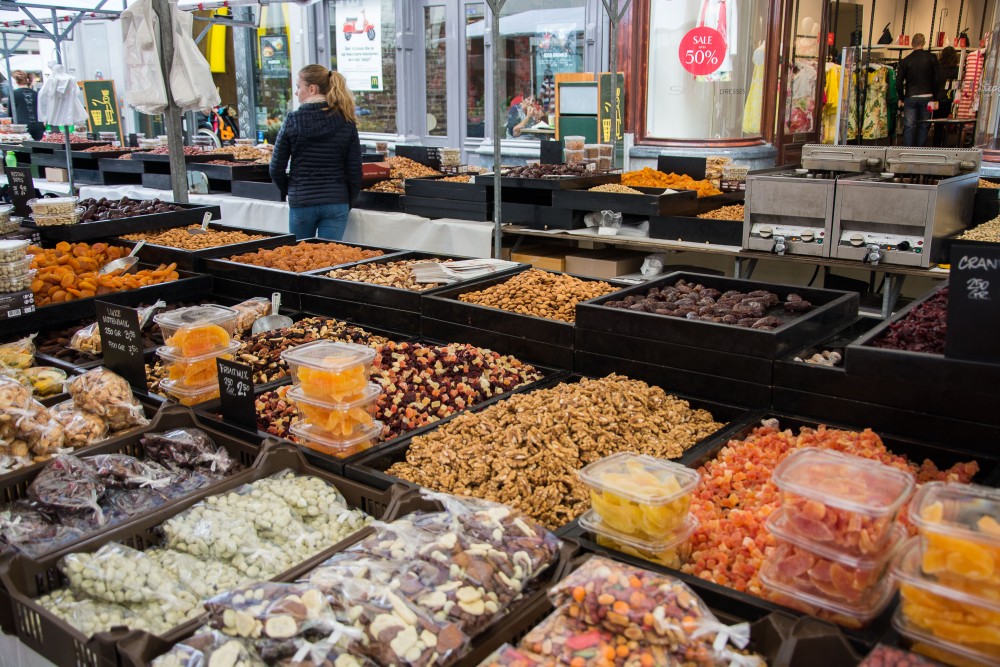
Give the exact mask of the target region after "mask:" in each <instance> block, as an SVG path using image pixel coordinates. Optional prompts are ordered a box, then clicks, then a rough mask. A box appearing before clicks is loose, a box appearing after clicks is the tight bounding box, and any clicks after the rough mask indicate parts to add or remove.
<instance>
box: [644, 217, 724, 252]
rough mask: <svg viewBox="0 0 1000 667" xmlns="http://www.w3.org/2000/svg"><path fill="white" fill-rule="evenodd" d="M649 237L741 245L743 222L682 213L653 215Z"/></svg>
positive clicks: (650, 220) (650, 219) (650, 221)
mask: <svg viewBox="0 0 1000 667" xmlns="http://www.w3.org/2000/svg"><path fill="white" fill-rule="evenodd" d="M649 237H650V238H652V239H666V240H668V241H689V242H691V243H711V244H715V245H728V246H736V247H740V246H742V245H743V223H742V222H739V221H736V220H709V219H705V218H692V217H688V216H680V215H668V216H652V217H650V218H649Z"/></svg>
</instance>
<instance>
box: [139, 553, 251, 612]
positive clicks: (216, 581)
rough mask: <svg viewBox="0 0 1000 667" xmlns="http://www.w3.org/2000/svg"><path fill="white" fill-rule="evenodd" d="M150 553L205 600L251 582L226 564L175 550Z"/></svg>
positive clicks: (172, 574)
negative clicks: (247, 581)
mask: <svg viewBox="0 0 1000 667" xmlns="http://www.w3.org/2000/svg"><path fill="white" fill-rule="evenodd" d="M146 553H147V554H148V555H149V557H150V558H152V559H153V561H154V562H156V563H157V564H158V565H159V566H160V567H162V568H163V569H164V570H166V571H167V572H168V573H169V574H170V575H171V576H172V577H173V578H174V579H176V580H177V581H183V582H185V583H186V584H187V586H188V588H190V589H191V590H192V591H193V592H194V594H195V595H197V596H198V597H199V598H200V599H202V600H207V599H209V598H212V597H215V596H216V595H219V594H221V593H224V592H225V591H228V590H231V589H233V588H236V587H237V586H240V585H241V584H244V583H246V580H247V577H246V576H244V575H242V574H240V573H239V572H238V571H236V569H235V568H233V567H232V566H231V565H229V564H227V563H225V562H223V561H218V560H211V559H206V560H201V559H198V558H195V557H194V556H192V555H191V554H186V553H184V552H182V551H175V550H173V549H155V550H153V551H147V552H146Z"/></svg>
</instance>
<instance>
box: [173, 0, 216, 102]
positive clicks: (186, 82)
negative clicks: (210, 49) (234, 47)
mask: <svg viewBox="0 0 1000 667" xmlns="http://www.w3.org/2000/svg"><path fill="white" fill-rule="evenodd" d="M170 13H171V16H172V18H173V30H174V61H173V63H172V64H171V68H170V93H171V94H172V95H173V98H174V102H175V103H176V104H177V106H179V107H181V109H182V110H183V111H198V110H203V109H209V108H211V107H216V106H218V105H219V104H220V103H221V101H222V99H221V98H220V97H219V91H218V88H216V86H215V80H214V79H213V78H212V69H211V67H210V66H209V64H208V61H207V60H206V59H205V56H204V55H202V53H201V50H200V49H199V48H198V45H197V44H196V43H195V41H194V37H193V35H192V28H193V26H194V17H192V16H191V15H190V14H188V13H187V12H182V11H180V10H178V9H177V5H176V4H173V3H172V4H171V6H170Z"/></svg>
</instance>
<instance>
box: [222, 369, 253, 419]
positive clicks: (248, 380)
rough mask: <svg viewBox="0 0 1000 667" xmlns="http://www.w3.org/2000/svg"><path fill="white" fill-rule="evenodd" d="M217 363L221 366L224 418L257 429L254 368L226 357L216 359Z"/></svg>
mask: <svg viewBox="0 0 1000 667" xmlns="http://www.w3.org/2000/svg"><path fill="white" fill-rule="evenodd" d="M216 363H217V364H218V366H219V397H220V398H221V399H222V418H223V420H225V421H226V422H231V423H233V424H236V425H237V426H242V427H243V428H246V429H249V430H251V431H256V430H257V408H256V406H255V404H254V401H255V397H254V385H253V368H251V367H250V366H249V365H247V364H241V363H238V362H235V361H228V360H226V359H216Z"/></svg>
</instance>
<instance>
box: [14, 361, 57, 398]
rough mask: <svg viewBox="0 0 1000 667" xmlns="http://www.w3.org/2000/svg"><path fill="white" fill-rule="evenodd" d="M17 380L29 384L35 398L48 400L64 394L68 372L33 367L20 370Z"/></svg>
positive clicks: (44, 367)
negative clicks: (49, 397) (47, 398)
mask: <svg viewBox="0 0 1000 667" xmlns="http://www.w3.org/2000/svg"><path fill="white" fill-rule="evenodd" d="M16 379H17V381H18V382H21V383H22V384H24V383H25V382H27V383H28V386H30V387H31V390H32V392H33V393H34V394H35V396H38V397H39V398H46V397H48V396H55V395H56V394H59V393H62V391H63V386H64V385H65V384H66V371H64V370H62V369H61V368H55V367H54V366H32V367H31V368H24V369H21V370H18V371H17V378H16Z"/></svg>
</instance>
